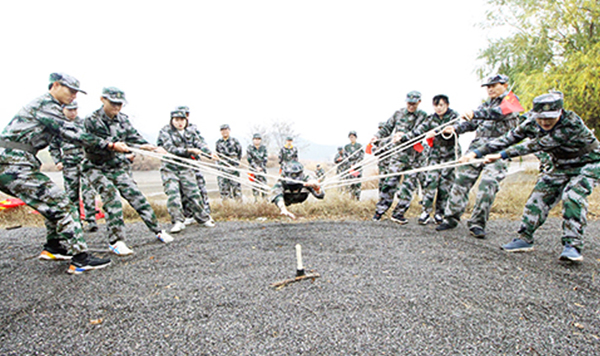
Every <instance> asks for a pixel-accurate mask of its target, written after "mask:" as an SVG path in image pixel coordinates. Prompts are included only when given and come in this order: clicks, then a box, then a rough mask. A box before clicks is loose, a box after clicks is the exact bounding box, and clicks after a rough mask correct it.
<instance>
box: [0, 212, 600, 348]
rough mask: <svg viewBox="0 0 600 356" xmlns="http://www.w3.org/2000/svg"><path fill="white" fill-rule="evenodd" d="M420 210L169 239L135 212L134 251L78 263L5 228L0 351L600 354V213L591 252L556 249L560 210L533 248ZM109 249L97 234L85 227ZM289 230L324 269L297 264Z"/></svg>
mask: <svg viewBox="0 0 600 356" xmlns="http://www.w3.org/2000/svg"><path fill="white" fill-rule="evenodd" d="M517 226H518V222H516V221H508V220H495V221H492V222H491V223H490V226H489V227H488V233H489V236H488V238H487V239H485V240H477V239H474V238H471V237H469V236H468V231H467V229H466V228H465V227H464V226H463V225H461V226H460V227H459V228H458V229H456V230H453V231H451V232H447V233H445V234H443V235H441V234H436V233H435V231H434V229H433V225H429V226H426V227H422V226H418V225H417V224H416V222H415V221H414V220H411V223H410V224H409V225H406V226H403V227H400V226H398V225H394V224H393V223H392V222H390V221H382V222H379V223H376V222H370V221H369V222H357V221H349V222H302V223H293V224H288V223H283V222H280V223H278V222H275V223H248V222H221V223H219V222H218V224H217V227H216V228H214V229H205V228H204V229H203V228H200V227H198V226H192V227H190V228H188V230H186V231H184V232H183V233H182V234H180V235H179V236H177V237H176V241H175V242H173V243H172V244H170V245H167V246H164V245H161V244H160V243H158V242H156V241H154V240H153V238H152V236H151V235H150V234H149V233H148V230H147V229H146V227H145V226H144V225H142V224H141V223H135V224H131V225H129V226H128V235H129V236H130V238H129V240H128V241H129V243H130V245H131V246H132V247H133V248H134V250H135V252H136V253H135V254H134V255H133V256H129V257H124V258H117V257H114V258H113V264H112V265H111V266H109V267H108V268H106V269H104V270H100V271H93V272H90V273H88V274H84V275H80V276H69V275H67V274H65V270H66V267H67V264H66V263H64V262H41V261H38V260H37V259H36V257H37V254H38V253H39V251H40V246H41V244H42V243H43V242H44V230H43V229H39V228H22V229H18V230H11V231H3V232H2V238H1V239H0V246H1V248H2V251H4V254H3V255H2V257H0V276H1V282H0V283H1V288H0V299H1V300H2V302H0V308H1V309H0V311H1V313H0V315H1V316H0V354H2V355H46V354H48V355H77V354H86V355H133V354H136V355H298V354H306V355H498V354H509V355H521V354H522V355H575V354H577V355H593V354H596V355H597V354H599V353H600V351H599V350H600V305H599V299H600V298H599V296H600V293H599V291H600V288H599V287H600V283H599V281H598V275H597V274H598V272H599V270H600V269H599V266H600V247H599V240H600V239H599V238H598V236H599V230H600V222H598V221H593V222H591V223H590V225H589V226H588V229H587V235H588V239H587V245H586V250H585V251H584V257H585V260H584V262H583V263H581V264H565V263H561V262H559V261H558V255H559V253H560V251H561V246H560V242H559V236H560V234H559V231H560V226H561V221H560V220H556V219H550V220H549V221H548V223H546V225H545V226H543V228H542V229H540V231H539V232H538V239H537V244H536V251H535V252H533V253H529V254H507V253H504V252H503V251H501V250H500V249H499V248H498V247H499V245H500V244H502V243H505V242H507V241H508V240H509V239H510V238H512V236H513V231H515V230H516V228H517ZM88 241H89V243H90V246H91V247H93V248H96V249H103V248H105V241H104V238H103V234H102V233H96V234H91V235H89V236H88ZM296 243H300V244H302V247H303V252H304V254H303V255H304V262H305V266H306V268H307V269H312V270H315V271H316V272H318V273H320V274H321V276H322V277H321V278H318V279H316V280H314V281H310V280H305V281H302V282H298V283H293V284H290V285H288V286H287V287H284V288H282V289H280V290H275V289H273V288H271V287H270V286H269V285H270V283H273V282H276V281H280V280H283V279H287V278H290V277H293V276H294V275H295V269H296V267H295V250H294V245H295V244H296Z"/></svg>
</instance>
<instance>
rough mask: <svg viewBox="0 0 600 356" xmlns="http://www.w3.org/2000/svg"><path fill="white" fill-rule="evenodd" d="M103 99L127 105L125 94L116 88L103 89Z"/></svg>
mask: <svg viewBox="0 0 600 356" xmlns="http://www.w3.org/2000/svg"><path fill="white" fill-rule="evenodd" d="M102 97H103V98H105V99H107V100H108V101H110V102H113V103H121V104H126V103H127V100H126V99H125V93H124V92H123V91H122V90H121V89H119V88H115V87H106V88H102Z"/></svg>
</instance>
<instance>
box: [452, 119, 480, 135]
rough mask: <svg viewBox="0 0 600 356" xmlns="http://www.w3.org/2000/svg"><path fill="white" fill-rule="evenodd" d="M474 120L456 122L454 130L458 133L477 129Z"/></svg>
mask: <svg viewBox="0 0 600 356" xmlns="http://www.w3.org/2000/svg"><path fill="white" fill-rule="evenodd" d="M475 121H476V120H469V121H462V122H459V123H458V124H455V125H454V130H455V131H456V133H457V134H459V135H460V134H462V133H465V132H471V131H475V130H477V123H476V122H475Z"/></svg>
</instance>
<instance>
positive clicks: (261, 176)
mask: <svg viewBox="0 0 600 356" xmlns="http://www.w3.org/2000/svg"><path fill="white" fill-rule="evenodd" d="M252 173H253V174H254V183H256V184H260V185H261V186H264V188H265V189H270V188H269V187H268V185H267V177H266V176H265V174H266V173H267V171H266V170H264V171H262V172H255V171H252ZM252 195H254V198H256V199H258V198H259V197H260V198H263V199H266V198H267V193H265V192H264V191H261V190H258V189H256V188H252Z"/></svg>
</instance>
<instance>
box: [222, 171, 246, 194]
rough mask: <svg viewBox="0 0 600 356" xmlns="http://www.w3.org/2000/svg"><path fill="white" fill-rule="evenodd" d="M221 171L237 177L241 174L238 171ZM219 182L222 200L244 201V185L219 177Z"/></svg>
mask: <svg viewBox="0 0 600 356" xmlns="http://www.w3.org/2000/svg"><path fill="white" fill-rule="evenodd" d="M221 171H222V172H225V173H228V174H229V175H232V176H235V177H239V176H240V172H238V171H232V170H227V169H223V168H221ZM217 182H218V183H219V193H220V194H221V199H223V200H226V199H232V198H235V199H242V185H241V184H240V182H239V181H236V180H233V179H231V178H226V177H221V176H219V177H217Z"/></svg>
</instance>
